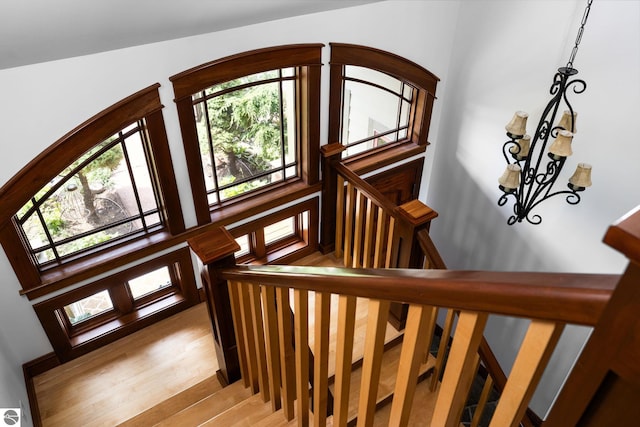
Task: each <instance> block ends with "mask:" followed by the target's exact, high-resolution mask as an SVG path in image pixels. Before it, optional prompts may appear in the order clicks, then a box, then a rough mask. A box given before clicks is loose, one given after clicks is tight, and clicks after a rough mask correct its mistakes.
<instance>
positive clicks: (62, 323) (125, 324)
mask: <svg viewBox="0 0 640 427" xmlns="http://www.w3.org/2000/svg"><path fill="white" fill-rule="evenodd" d="M164 266H169V268H170V272H171V273H170V274H171V279H172V283H173V284H172V286H170V287H167V288H163V289H159V290H158V291H156V292H153V293H151V294H149V295H147V296H145V297H144V298H141V299H139V300H133V298H132V297H131V296H130V295H129V301H128V302H127V301H124V300H126V298H122V296H123V295H126V294H127V293H128V289H127V281H128V280H131V279H133V278H135V277H138V276H141V275H143V274H145V273H147V272H150V271H153V270H156V269H158V268H161V267H164ZM176 269H178V270H179V272H176ZM103 290H108V291H109V294H110V296H111V300H112V302H113V306H114V308H113V309H112V310H109V311H107V312H105V313H101V314H98V315H96V316H94V317H92V318H90V319H87V320H86V321H82V322H80V323H78V324H77V325H75V326H71V325H70V323H69V322H68V319H67V317H66V315H65V314H64V313H63V310H64V307H65V306H66V305H69V304H72V303H73V302H76V301H78V300H80V299H83V298H85V297H88V296H91V295H93V294H96V293H98V292H100V291H103ZM118 295H120V297H119V296H118ZM199 301H200V299H199V294H198V290H197V289H196V285H195V277H194V273H193V268H192V263H191V252H190V251H189V249H188V248H181V249H178V250H176V251H173V252H171V253H168V254H165V255H162V256H160V257H157V258H155V259H153V260H150V261H147V262H144V263H142V264H139V265H136V266H134V267H131V268H129V269H127V270H125V271H122V272H119V273H116V274H113V275H111V276H109V277H106V278H103V279H100V280H97V281H95V282H93V283H90V284H87V285H84V286H82V287H80V288H78V289H74V290H72V291H68V292H65V293H64V294H61V295H58V296H56V297H53V298H50V299H48V300H46V301H43V302H40V303H37V304H34V306H33V308H34V310H35V312H36V315H37V316H38V318H39V319H40V322H41V323H42V326H43V328H44V330H45V333H46V334H47V337H48V338H49V340H50V341H51V344H52V346H53V348H54V351H55V353H56V355H57V357H58V359H59V360H60V361H61V362H66V361H68V360H71V359H74V358H76V357H78V356H80V355H82V354H86V353H88V352H89V351H92V350H95V349H96V348H99V347H102V346H104V345H106V344H108V343H110V342H113V341H115V340H117V339H119V338H121V337H123V336H125V335H127V334H129V333H131V332H134V331H137V330H139V329H142V328H143V327H145V326H148V325H149V324H151V323H154V322H156V321H158V320H160V319H163V318H166V317H168V316H171V315H173V314H175V313H177V312H179V311H181V310H183V309H185V308H187V307H189V306H192V305H194V304H197V303H198V302H199Z"/></svg>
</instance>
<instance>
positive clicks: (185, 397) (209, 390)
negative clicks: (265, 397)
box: [118, 376, 222, 427]
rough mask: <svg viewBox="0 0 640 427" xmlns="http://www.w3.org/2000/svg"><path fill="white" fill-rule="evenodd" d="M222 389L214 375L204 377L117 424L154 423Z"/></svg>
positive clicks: (137, 424)
mask: <svg viewBox="0 0 640 427" xmlns="http://www.w3.org/2000/svg"><path fill="white" fill-rule="evenodd" d="M220 390H222V386H221V385H220V382H219V381H218V379H217V378H216V377H215V376H211V377H209V378H206V379H204V380H202V381H200V382H199V383H197V384H195V385H193V386H192V387H189V388H188V389H185V390H182V391H181V392H179V393H176V394H174V395H173V396H171V397H170V398H168V399H166V400H164V401H162V402H160V403H158V404H157V405H154V406H152V407H151V408H149V409H147V410H145V411H144V412H141V413H139V414H138V415H136V416H134V417H132V418H130V419H128V420H126V421H124V422H123V423H121V424H119V425H118V426H119V427H135V426H141V425H146V426H150V425H155V424H156V423H159V422H161V421H163V420H165V419H167V418H168V417H170V416H172V415H173V414H175V413H176V412H179V411H182V410H184V409H185V408H188V407H189V406H191V405H193V403H194V402H198V401H199V400H201V399H204V398H206V397H208V396H210V395H212V394H214V393H216V392H218V391H220Z"/></svg>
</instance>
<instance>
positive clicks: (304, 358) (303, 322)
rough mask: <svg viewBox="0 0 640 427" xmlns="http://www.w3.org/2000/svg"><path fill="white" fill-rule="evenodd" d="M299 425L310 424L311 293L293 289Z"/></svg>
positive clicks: (299, 426)
mask: <svg viewBox="0 0 640 427" xmlns="http://www.w3.org/2000/svg"><path fill="white" fill-rule="evenodd" d="M293 304H294V309H293V310H294V316H295V322H294V324H295V326H294V329H295V341H296V345H295V357H296V393H297V400H296V409H297V418H298V427H308V426H309V323H308V322H309V293H308V292H307V291H305V290H299V289H296V290H295V291H293Z"/></svg>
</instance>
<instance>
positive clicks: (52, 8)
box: [0, 0, 379, 69]
mask: <svg viewBox="0 0 640 427" xmlns="http://www.w3.org/2000/svg"><path fill="white" fill-rule="evenodd" d="M375 1H379V0H81V1H79V0H2V1H0V69H4V68H12V67H17V66H22V65H28V64H34V63H38V62H45V61H52V60H56V59H62V58H69V57H73V56H79V55H87V54H91V53H96V52H103V51H107V50H113V49H120V48H124V47H129V46H136V45H141V44H147V43H153V42H158V41H163V40H170V39H175V38H179V37H187V36H192V35H196V34H203V33H209V32H215V31H221V30H225V29H229V28H234V27H241V26H245V25H251V24H255V23H259V22H266V21H272V20H276V19H282V18H287V17H291V16H297V15H305V14H309V13H315V12H321V11H325V10H332V9H339V8H344V7H351V6H357V5H361V4H365V3H373V2H375Z"/></svg>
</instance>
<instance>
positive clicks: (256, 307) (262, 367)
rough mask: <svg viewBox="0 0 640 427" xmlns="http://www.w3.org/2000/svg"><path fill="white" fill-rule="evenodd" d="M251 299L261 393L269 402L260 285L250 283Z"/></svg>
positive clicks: (263, 398)
mask: <svg viewBox="0 0 640 427" xmlns="http://www.w3.org/2000/svg"><path fill="white" fill-rule="evenodd" d="M248 290H249V301H250V305H251V318H252V320H253V328H254V329H253V339H254V342H255V349H256V359H257V364H258V385H259V387H260V395H261V396H262V400H263V401H264V402H268V401H269V399H270V395H269V376H268V373H267V354H266V350H265V346H266V345H265V342H264V321H263V319H262V307H261V304H260V285H253V284H250V285H248Z"/></svg>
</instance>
